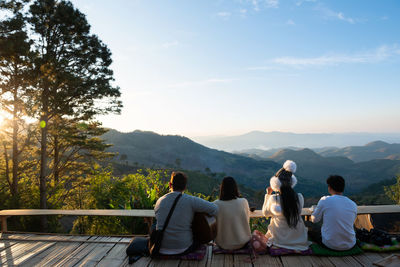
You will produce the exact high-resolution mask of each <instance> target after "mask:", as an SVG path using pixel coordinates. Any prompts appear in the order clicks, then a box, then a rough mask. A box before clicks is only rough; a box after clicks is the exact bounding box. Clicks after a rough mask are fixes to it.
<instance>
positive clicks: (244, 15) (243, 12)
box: [239, 8, 247, 18]
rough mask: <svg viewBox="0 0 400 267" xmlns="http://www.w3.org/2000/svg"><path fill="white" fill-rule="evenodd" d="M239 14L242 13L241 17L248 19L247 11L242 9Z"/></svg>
mask: <svg viewBox="0 0 400 267" xmlns="http://www.w3.org/2000/svg"><path fill="white" fill-rule="evenodd" d="M239 13H240V16H241V17H242V18H245V17H246V14H247V9H245V8H242V9H241V10H239Z"/></svg>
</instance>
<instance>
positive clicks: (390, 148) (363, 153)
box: [319, 141, 400, 162]
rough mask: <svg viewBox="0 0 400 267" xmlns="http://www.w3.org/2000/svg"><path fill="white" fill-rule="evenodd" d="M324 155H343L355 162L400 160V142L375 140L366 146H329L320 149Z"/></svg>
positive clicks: (320, 152)
mask: <svg viewBox="0 0 400 267" xmlns="http://www.w3.org/2000/svg"><path fill="white" fill-rule="evenodd" d="M319 154H320V155H322V156H324V157H332V156H343V157H347V158H349V159H351V160H353V161H355V162H361V161H368V160H373V159H392V160H400V144H389V143H386V142H383V141H375V142H371V143H368V144H366V145H365V146H349V147H344V148H327V149H323V150H321V151H319Z"/></svg>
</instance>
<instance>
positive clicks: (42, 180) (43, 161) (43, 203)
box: [39, 90, 48, 231]
mask: <svg viewBox="0 0 400 267" xmlns="http://www.w3.org/2000/svg"><path fill="white" fill-rule="evenodd" d="M42 104H43V114H42V117H41V119H40V127H41V144H40V175H39V191H40V208H41V209H47V175H46V174H47V173H46V171H47V132H48V131H47V129H48V125H47V123H48V97H47V90H45V91H44V92H43V95H42ZM40 226H41V228H42V231H47V217H46V216H41V219H40Z"/></svg>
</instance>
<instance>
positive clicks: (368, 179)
mask: <svg viewBox="0 0 400 267" xmlns="http://www.w3.org/2000/svg"><path fill="white" fill-rule="evenodd" d="M269 158H270V159H272V160H274V161H276V162H278V163H282V162H284V160H286V159H292V160H294V161H296V162H297V164H298V171H297V172H298V173H299V174H300V173H301V175H302V176H304V177H307V178H310V179H312V180H315V181H320V178H321V177H326V176H327V175H329V174H340V175H342V176H343V177H345V178H346V181H347V182H348V184H349V186H351V187H353V188H354V189H355V191H358V190H360V189H363V188H365V187H366V186H368V185H370V184H372V183H377V182H380V181H382V180H386V179H392V178H394V177H396V175H399V174H400V160H389V159H373V160H368V161H363V162H353V161H352V160H350V159H348V158H347V157H343V156H340V157H339V156H337V157H323V156H321V155H319V154H317V153H315V152H314V151H313V150H311V149H307V148H305V149H301V150H291V149H283V150H280V151H278V152H276V153H275V154H274V155H272V156H271V157H269Z"/></svg>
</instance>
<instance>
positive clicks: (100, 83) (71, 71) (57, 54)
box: [28, 0, 122, 229]
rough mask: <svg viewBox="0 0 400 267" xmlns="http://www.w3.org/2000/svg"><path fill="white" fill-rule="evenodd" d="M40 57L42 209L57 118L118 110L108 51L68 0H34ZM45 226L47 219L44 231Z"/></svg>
mask: <svg viewBox="0 0 400 267" xmlns="http://www.w3.org/2000/svg"><path fill="white" fill-rule="evenodd" d="M28 23H29V25H30V27H31V30H32V32H31V35H32V40H34V47H35V50H34V51H35V52H36V54H37V57H36V61H35V66H36V73H37V76H38V82H37V84H36V93H37V94H36V102H35V103H36V105H35V106H34V107H35V108H36V110H35V111H36V114H38V115H39V116H40V126H41V146H40V174H39V181H40V186H39V188H40V208H42V209H45V208H47V183H48V177H49V174H50V173H49V165H48V157H49V154H48V152H49V151H48V141H49V140H48V138H49V136H48V131H49V127H50V125H51V123H52V121H53V120H55V119H57V118H74V119H76V120H80V121H91V120H93V119H94V116H95V115H98V114H106V113H109V112H116V113H118V112H120V108H121V106H122V104H121V102H120V101H119V100H118V98H119V96H120V91H119V88H118V87H115V86H113V84H112V82H113V72H112V70H111V69H110V68H109V67H110V64H111V62H112V60H111V53H110V50H109V49H108V48H107V46H106V45H105V44H103V43H102V42H101V41H100V40H99V38H98V37H97V36H96V35H93V34H91V33H90V25H89V24H88V22H87V21H86V18H85V15H84V14H82V13H81V12H79V10H77V9H75V8H74V7H73V5H72V4H71V3H70V2H69V1H62V0H61V1H57V0H36V1H34V2H33V3H32V5H31V6H30V8H29V12H28ZM46 227H47V221H46V218H44V217H43V219H42V228H44V229H45V228H46Z"/></svg>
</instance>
